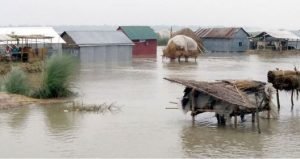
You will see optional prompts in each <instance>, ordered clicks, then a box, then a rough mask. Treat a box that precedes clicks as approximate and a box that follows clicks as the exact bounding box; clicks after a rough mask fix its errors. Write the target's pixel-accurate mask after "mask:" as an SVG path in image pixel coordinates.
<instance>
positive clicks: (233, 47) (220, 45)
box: [195, 28, 249, 52]
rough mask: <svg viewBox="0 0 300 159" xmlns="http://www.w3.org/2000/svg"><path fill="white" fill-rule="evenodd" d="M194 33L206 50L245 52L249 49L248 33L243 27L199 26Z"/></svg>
mask: <svg viewBox="0 0 300 159" xmlns="http://www.w3.org/2000/svg"><path fill="white" fill-rule="evenodd" d="M195 33H196V36H197V37H198V38H199V39H201V40H202V42H203V45H204V48H205V50H206V51H207V52H245V51H247V50H248V49H249V34H248V33H247V32H246V31H245V30H244V29H243V28H200V29H198V30H197V31H196V32H195Z"/></svg>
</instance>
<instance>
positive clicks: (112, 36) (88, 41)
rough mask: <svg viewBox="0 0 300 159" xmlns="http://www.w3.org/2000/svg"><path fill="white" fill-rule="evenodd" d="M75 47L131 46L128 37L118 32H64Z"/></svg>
mask: <svg viewBox="0 0 300 159" xmlns="http://www.w3.org/2000/svg"><path fill="white" fill-rule="evenodd" d="M63 34H68V35H69V36H70V37H71V38H72V39H73V40H74V42H75V43H76V44H77V45H81V46H82V45H112V44H114V45H133V43H132V41H131V40H130V39H128V37H127V36H126V35H125V34H124V33H122V32H119V31H66V32H64V33H62V35H63Z"/></svg>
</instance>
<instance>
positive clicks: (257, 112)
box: [255, 94, 264, 134]
mask: <svg viewBox="0 0 300 159" xmlns="http://www.w3.org/2000/svg"><path fill="white" fill-rule="evenodd" d="M255 101H256V122H257V131H258V133H259V134H260V133H261V131H260V125H259V107H261V105H262V103H263V101H264V100H262V101H261V103H258V101H257V94H255Z"/></svg>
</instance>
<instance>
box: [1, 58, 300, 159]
mask: <svg viewBox="0 0 300 159" xmlns="http://www.w3.org/2000/svg"><path fill="white" fill-rule="evenodd" d="M299 59H300V56H295V55H292V56H280V55H276V56H261V55H239V54H236V55H234V56H233V55H232V54H226V55H215V54H214V55H206V56H204V57H201V58H200V59H198V62H197V63H194V62H190V63H182V64H178V63H177V62H174V63H169V62H168V61H167V60H165V62H162V60H161V58H158V60H153V59H135V60H134V61H133V62H132V63H127V64H121V63H117V62H115V63H107V64H89V65H87V64H82V65H81V68H80V70H79V71H78V78H77V80H76V82H75V86H76V90H77V91H78V92H79V94H80V97H78V98H79V100H83V102H85V103H91V104H93V103H103V102H106V103H112V102H115V103H116V105H119V106H121V107H122V108H121V109H122V111H121V112H118V113H106V114H97V113H78V112H67V113H66V112H64V110H63V108H62V106H61V105H52V106H39V105H31V106H28V107H22V108H16V109H10V110H1V111H0V141H1V144H0V157H299V156H300V115H299V110H300V102H296V104H295V109H294V111H291V110H290V107H291V106H290V102H289V94H288V93H285V92H281V93H280V95H281V104H282V109H281V111H280V118H279V119H278V120H264V119H262V120H261V129H262V134H258V133H257V131H256V127H255V126H253V125H252V123H251V120H250V118H251V117H250V116H248V117H247V121H246V122H245V123H240V124H239V126H238V128H233V126H227V127H218V126H217V121H216V119H215V118H214V114H211V113H207V114H202V115H199V116H197V118H196V123H195V125H192V122H191V117H190V116H189V115H184V114H183V113H182V112H181V111H180V110H176V109H175V110H173V109H171V110H170V109H165V108H166V107H176V105H173V104H170V103H169V102H170V101H175V102H177V100H178V99H177V98H178V97H180V96H181V95H182V91H183V89H184V88H183V87H182V86H180V85H177V84H172V83H169V82H167V81H164V80H163V77H178V78H186V79H195V80H209V81H211V80H218V79H254V80H262V81H266V80H267V72H268V70H270V69H274V68H277V67H278V68H282V69H291V68H293V67H294V66H298V67H299Z"/></svg>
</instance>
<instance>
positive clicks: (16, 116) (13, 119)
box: [7, 107, 30, 129]
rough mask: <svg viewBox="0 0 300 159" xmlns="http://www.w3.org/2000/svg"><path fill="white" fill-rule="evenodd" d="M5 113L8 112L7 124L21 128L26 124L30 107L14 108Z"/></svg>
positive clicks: (14, 127)
mask: <svg viewBox="0 0 300 159" xmlns="http://www.w3.org/2000/svg"><path fill="white" fill-rule="evenodd" d="M7 113H9V114H10V117H9V118H10V119H9V122H8V124H9V125H10V126H11V127H12V128H13V129H22V128H23V127H24V126H25V125H26V124H25V123H26V121H27V119H28V116H29V115H30V109H29V108H28V107H21V108H15V109H13V110H10V111H9V112H7Z"/></svg>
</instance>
